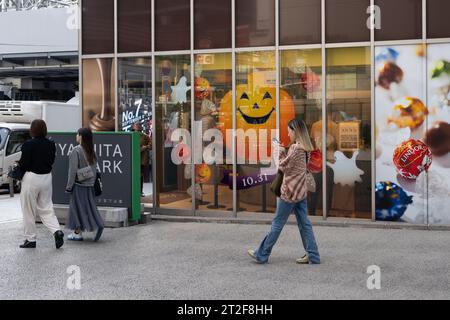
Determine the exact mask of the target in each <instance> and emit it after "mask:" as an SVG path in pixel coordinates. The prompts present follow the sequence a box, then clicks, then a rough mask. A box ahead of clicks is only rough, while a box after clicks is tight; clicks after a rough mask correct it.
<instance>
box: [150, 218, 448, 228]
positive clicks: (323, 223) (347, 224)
mask: <svg viewBox="0 0 450 320" xmlns="http://www.w3.org/2000/svg"><path fill="white" fill-rule="evenodd" d="M151 219H152V220H153V221H166V222H180V223H188V222H196V223H218V224H251V225H270V224H271V223H272V220H271V219H251V218H223V217H219V218H217V217H195V216H194V217H193V216H175V215H160V214H152V215H151ZM310 219H311V223H312V224H313V225H314V226H318V227H336V228H365V229H385V230H386V229H388V230H424V231H450V226H427V225H416V224H409V223H401V222H372V221H365V220H356V219H339V218H333V219H329V220H322V219H321V218H317V217H310ZM288 224H289V225H296V224H297V222H296V221H295V218H294V217H291V218H290V219H289V220H288Z"/></svg>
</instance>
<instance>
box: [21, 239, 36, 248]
mask: <svg viewBox="0 0 450 320" xmlns="http://www.w3.org/2000/svg"><path fill="white" fill-rule="evenodd" d="M20 248H22V249H35V248H36V241H34V242H30V241H28V240H25V242H24V243H23V244H22V245H21V246H20Z"/></svg>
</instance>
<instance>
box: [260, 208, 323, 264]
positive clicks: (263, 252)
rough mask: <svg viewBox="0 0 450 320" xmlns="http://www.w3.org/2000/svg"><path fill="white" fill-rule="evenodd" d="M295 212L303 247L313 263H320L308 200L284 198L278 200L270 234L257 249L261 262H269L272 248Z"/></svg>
mask: <svg viewBox="0 0 450 320" xmlns="http://www.w3.org/2000/svg"><path fill="white" fill-rule="evenodd" d="M292 211H294V212H295V217H296V218H297V224H298V229H299V231H300V236H301V238H302V242H303V248H304V249H305V251H306V252H307V253H308V256H309V262H310V263H311V264H319V263H320V255H319V250H318V249H317V244H316V239H315V238H314V232H313V229H312V225H311V221H310V220H309V218H308V205H307V200H306V199H305V200H303V201H300V202H297V203H289V202H286V201H284V200H281V199H278V200H277V211H276V213H275V218H274V219H273V221H272V228H271V230H270V232H269V234H268V235H267V236H266V237H265V238H264V240H263V241H262V242H261V244H260V246H259V248H258V249H257V250H256V251H255V255H256V259H257V260H258V262H260V263H267V262H268V261H269V256H270V254H271V252H272V248H273V246H274V245H275V243H276V242H277V240H278V237H279V236H280V233H281V231H282V230H283V228H284V226H285V224H286V222H287V220H288V218H289V215H290V214H291V212H292Z"/></svg>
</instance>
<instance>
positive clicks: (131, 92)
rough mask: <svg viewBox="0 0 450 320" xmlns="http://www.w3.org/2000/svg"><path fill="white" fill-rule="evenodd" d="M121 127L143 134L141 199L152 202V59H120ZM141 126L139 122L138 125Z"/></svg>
mask: <svg viewBox="0 0 450 320" xmlns="http://www.w3.org/2000/svg"><path fill="white" fill-rule="evenodd" d="M118 70H119V92H118V95H119V130H120V131H138V132H140V133H141V135H142V136H141V150H142V151H141V195H142V196H143V197H142V198H141V201H142V202H143V203H148V204H152V193H153V188H152V185H151V182H152V180H153V179H151V176H152V175H151V158H152V152H153V148H151V147H152V146H151V139H152V60H151V58H120V59H119V61H118ZM137 123H138V124H140V125H136V124H137Z"/></svg>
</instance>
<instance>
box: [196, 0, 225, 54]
mask: <svg viewBox="0 0 450 320" xmlns="http://www.w3.org/2000/svg"><path fill="white" fill-rule="evenodd" d="M194 5H195V11H194V12H195V32H194V35H195V49H218V48H231V24H232V23H231V0H196V1H195V3H194Z"/></svg>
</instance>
